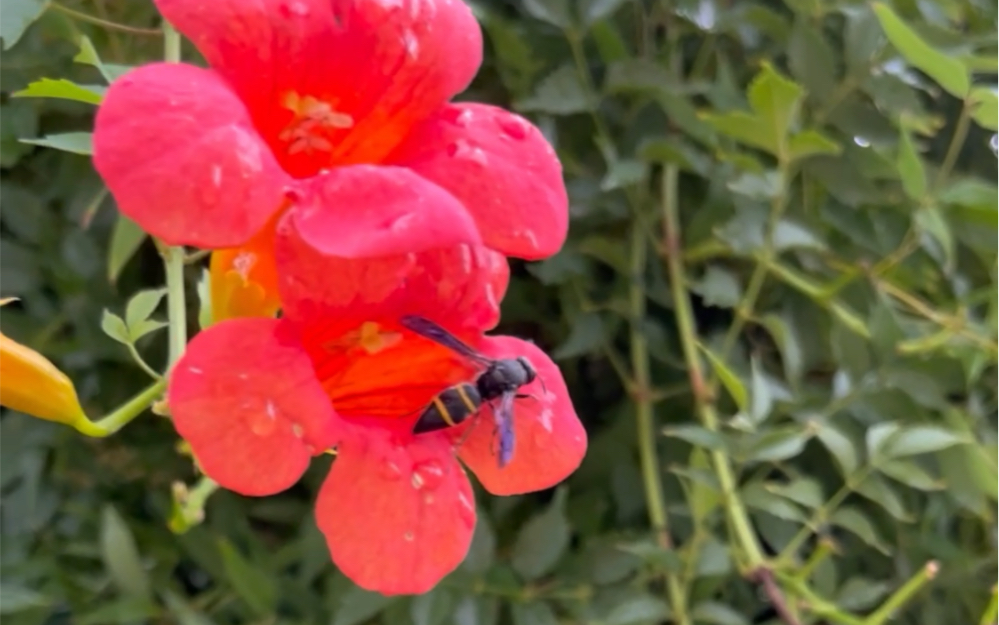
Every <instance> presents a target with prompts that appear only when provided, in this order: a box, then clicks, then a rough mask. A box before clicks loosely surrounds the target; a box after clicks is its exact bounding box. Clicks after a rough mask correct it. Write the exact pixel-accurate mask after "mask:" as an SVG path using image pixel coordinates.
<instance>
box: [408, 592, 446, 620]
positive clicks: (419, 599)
mask: <svg viewBox="0 0 999 625" xmlns="http://www.w3.org/2000/svg"><path fill="white" fill-rule="evenodd" d="M454 604H455V601H454V594H453V593H451V591H450V590H448V589H447V588H444V587H442V586H437V587H436V588H434V589H433V590H431V591H430V592H426V593H423V594H422V595H417V596H416V597H414V598H413V602H412V603H411V604H410V606H409V613H410V616H411V617H412V619H413V625H441V623H443V622H444V620H445V619H446V618H447V617H448V616H449V615H450V614H451V613H452V612H453V610H454Z"/></svg>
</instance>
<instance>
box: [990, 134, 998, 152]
mask: <svg viewBox="0 0 999 625" xmlns="http://www.w3.org/2000/svg"><path fill="white" fill-rule="evenodd" d="M989 147H990V148H992V153H993V154H994V155H996V156H999V135H992V138H991V139H989Z"/></svg>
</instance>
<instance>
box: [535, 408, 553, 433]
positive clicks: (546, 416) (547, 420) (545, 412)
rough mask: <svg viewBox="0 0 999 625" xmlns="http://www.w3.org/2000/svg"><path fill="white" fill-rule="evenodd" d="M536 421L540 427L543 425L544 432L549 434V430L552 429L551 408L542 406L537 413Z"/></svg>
mask: <svg viewBox="0 0 999 625" xmlns="http://www.w3.org/2000/svg"><path fill="white" fill-rule="evenodd" d="M538 423H540V424H541V427H543V428H544V429H545V431H546V432H548V433H549V434H550V433H551V431H552V409H551V408H548V407H547V406H546V407H545V408H543V409H542V410H541V412H540V413H538Z"/></svg>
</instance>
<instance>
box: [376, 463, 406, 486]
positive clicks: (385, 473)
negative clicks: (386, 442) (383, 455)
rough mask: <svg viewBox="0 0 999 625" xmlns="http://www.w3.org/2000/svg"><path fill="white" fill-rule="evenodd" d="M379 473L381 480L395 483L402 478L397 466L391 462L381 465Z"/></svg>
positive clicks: (400, 470)
mask: <svg viewBox="0 0 999 625" xmlns="http://www.w3.org/2000/svg"><path fill="white" fill-rule="evenodd" d="M379 473H380V474H381V476H382V477H383V478H385V479H386V480H390V481H395V480H398V479H400V478H401V477H402V469H400V468H399V465H397V464H396V463H394V462H392V461H391V460H387V461H386V462H385V463H384V464H382V466H381V468H380V470H379Z"/></svg>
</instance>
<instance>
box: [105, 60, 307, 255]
mask: <svg viewBox="0 0 999 625" xmlns="http://www.w3.org/2000/svg"><path fill="white" fill-rule="evenodd" d="M94 165H95V166H96V168H97V171H98V172H99V173H100V174H101V177H102V178H104V181H105V182H106V183H107V185H108V188H109V189H110V190H111V193H112V194H113V195H114V198H115V200H116V201H117V202H118V208H119V209H120V210H121V212H122V213H123V214H125V215H127V216H128V217H130V218H132V219H133V220H134V221H135V222H136V223H138V224H139V225H140V226H141V227H142V229H143V230H146V231H147V232H149V233H150V234H152V235H154V236H156V237H159V238H160V239H162V240H163V241H164V242H166V243H168V244H170V245H194V246H197V247H202V248H211V249H214V248H221V247H234V246H237V245H239V244H241V243H243V242H245V241H246V240H247V239H249V238H250V237H251V236H252V235H253V234H255V233H256V232H257V231H259V230H260V229H261V227H263V226H264V224H266V223H267V221H268V219H270V217H271V216H272V215H273V214H274V213H275V212H277V210H278V209H279V208H280V207H281V202H282V198H283V195H284V191H285V186H286V185H287V183H288V182H289V180H290V179H289V178H288V176H287V174H285V173H284V171H283V170H282V169H281V168H280V167H279V166H278V164H277V161H275V160H274V156H273V155H272V154H271V152H270V150H269V149H268V148H267V146H266V144H264V143H263V141H261V139H260V137H259V136H258V134H257V132H256V130H254V128H253V126H252V124H251V122H250V118H249V116H248V114H247V112H246V109H245V107H244V106H243V103H242V102H240V101H239V99H238V98H237V97H236V94H234V93H233V92H232V90H231V89H230V88H229V87H228V86H227V85H226V84H225V82H224V81H223V80H222V79H221V78H219V77H218V76H217V75H216V74H214V73H212V72H210V71H207V70H203V69H200V68H197V67H193V66H190V65H182V64H178V63H158V64H154V65H147V66H144V67H140V68H138V69H135V70H133V71H131V72H129V73H128V74H126V75H125V76H123V77H121V78H120V79H118V80H116V81H115V82H114V83H113V84H112V85H111V87H110V88H109V89H108V93H107V96H106V97H105V99H104V101H103V103H102V104H101V107H100V108H99V109H98V111H97V119H96V122H95V127H94Z"/></svg>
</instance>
